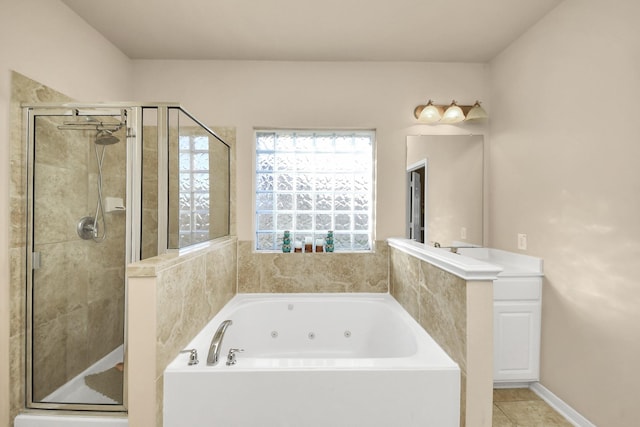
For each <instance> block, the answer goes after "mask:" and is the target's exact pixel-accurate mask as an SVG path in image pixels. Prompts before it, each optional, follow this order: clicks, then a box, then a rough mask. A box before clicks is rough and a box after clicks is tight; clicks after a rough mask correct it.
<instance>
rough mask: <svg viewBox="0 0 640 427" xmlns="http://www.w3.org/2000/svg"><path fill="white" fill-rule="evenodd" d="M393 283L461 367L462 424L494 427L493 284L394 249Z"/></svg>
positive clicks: (403, 301)
mask: <svg viewBox="0 0 640 427" xmlns="http://www.w3.org/2000/svg"><path fill="white" fill-rule="evenodd" d="M389 282H390V292H391V294H392V295H393V296H394V297H395V298H396V299H397V300H398V302H400V304H401V305H402V306H403V307H404V308H405V309H406V310H407V311H408V312H409V313H410V314H411V315H412V316H413V317H414V318H415V319H416V321H418V323H420V325H421V326H422V327H423V328H424V329H425V330H426V331H427V332H428V333H429V335H431V336H432V337H433V338H434V339H435V340H436V341H437V342H438V344H439V345H440V346H441V347H442V348H443V349H444V350H445V351H446V352H447V353H448V354H449V356H450V357H451V358H452V359H453V360H455V361H456V363H458V365H459V366H460V371H461V395H460V404H461V407H460V425H461V426H465V425H467V426H490V425H491V413H490V409H491V393H492V373H493V371H492V368H493V359H492V353H493V346H492V345H493V344H492V341H491V338H492V334H493V332H492V320H493V319H492V310H493V308H492V307H493V306H492V304H493V300H492V298H493V294H492V283H491V282H467V281H466V280H465V279H462V278H460V277H458V276H455V275H454V274H451V273H448V272H446V271H444V270H441V269H440V268H438V267H435V266H434V265H432V264H429V263H427V262H425V261H422V260H420V259H418V258H415V257H413V256H411V255H408V254H406V253H404V252H402V251H400V250H398V249H395V248H390V256H389ZM487 304H488V307H487ZM474 306H479V307H474ZM487 357H488V359H487ZM470 366H473V369H471V367H470ZM487 402H488V403H487ZM487 410H489V414H488V415H487V414H486V412H487ZM487 416H488V418H487ZM487 419H488V424H487Z"/></svg>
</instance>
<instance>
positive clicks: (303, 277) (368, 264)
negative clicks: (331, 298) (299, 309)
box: [238, 241, 389, 293]
mask: <svg viewBox="0 0 640 427" xmlns="http://www.w3.org/2000/svg"><path fill="white" fill-rule="evenodd" d="M388 257H389V248H388V245H387V243H386V242H383V241H378V242H376V246H375V252H371V253H339V252H338V253H335V252H334V253H324V252H323V253H286V254H285V253H279V252H266V253H265V252H261V253H259V252H254V250H253V242H250V241H241V242H238V292H240V293H254V292H266V293H288V292H388V290H389V286H388Z"/></svg>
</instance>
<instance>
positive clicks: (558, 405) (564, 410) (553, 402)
mask: <svg viewBox="0 0 640 427" xmlns="http://www.w3.org/2000/svg"><path fill="white" fill-rule="evenodd" d="M529 388H530V389H531V390H533V392H534V393H535V394H537V395H538V396H540V398H542V400H544V401H545V402H547V403H548V404H549V406H551V407H552V408H553V409H555V410H556V411H558V413H560V415H562V416H563V417H565V418H566V419H567V421H569V422H570V423H571V424H573V425H574V426H576V427H596V425H595V424H593V423H592V422H591V421H589V420H588V419H586V418H585V417H583V416H582V415H580V413H579V412H578V411H576V410H575V409H573V408H572V407H571V406H569V405H567V404H566V403H564V401H563V400H562V399H560V398H559V397H558V396H556V395H555V394H553V393H552V392H551V391H550V390H549V389H548V388H546V387H545V386H543V385H542V384H540V383H539V382H535V383H531V384H530V385H529Z"/></svg>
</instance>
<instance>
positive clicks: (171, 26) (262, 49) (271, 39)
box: [62, 0, 561, 62]
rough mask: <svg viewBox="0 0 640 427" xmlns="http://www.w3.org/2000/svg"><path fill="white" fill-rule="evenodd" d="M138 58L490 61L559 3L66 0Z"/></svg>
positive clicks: (516, 0)
mask: <svg viewBox="0 0 640 427" xmlns="http://www.w3.org/2000/svg"><path fill="white" fill-rule="evenodd" d="M62 1H63V2H64V3H65V4H66V5H67V6H69V7H70V8H71V9H72V10H74V11H75V12H76V13H77V14H78V15H80V16H81V17H82V18H83V19H84V20H85V21H86V22H88V23H89V25H91V26H92V27H93V28H95V29H96V30H97V31H99V32H100V33H101V34H102V35H104V37H106V38H107V39H108V40H109V41H111V43H113V44H114V45H115V46H117V47H118V48H119V49H120V50H121V51H122V52H124V53H125V54H126V55H127V56H128V57H129V58H132V59H192V60H199V59H219V60H282V61H432V62H487V61H489V60H490V59H492V58H493V57H494V56H496V55H497V54H498V53H499V52H501V51H502V50H503V49H504V48H505V47H507V46H508V45H509V44H510V43H511V42H512V41H514V40H515V39H516V38H517V37H519V36H520V35H521V34H522V33H524V32H525V31H526V30H527V29H528V28H529V27H530V26H531V25H533V24H534V23H536V22H537V21H539V20H540V19H541V18H542V16H544V15H545V14H546V13H547V12H549V11H550V10H551V9H553V8H554V7H555V6H557V5H558V4H559V3H560V2H561V0H534V1H531V0H109V1H87V0H62Z"/></svg>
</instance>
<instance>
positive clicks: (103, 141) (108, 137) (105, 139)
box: [95, 129, 120, 145]
mask: <svg viewBox="0 0 640 427" xmlns="http://www.w3.org/2000/svg"><path fill="white" fill-rule="evenodd" d="M95 142H96V144H97V145H112V144H115V143H118V142H120V139H119V138H118V137H117V136H115V135H113V132H112V131H110V130H107V129H101V130H99V131H98V133H97V134H96V141H95Z"/></svg>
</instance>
